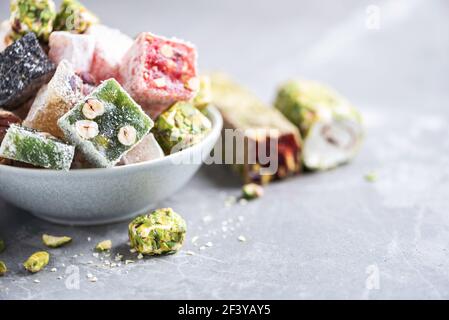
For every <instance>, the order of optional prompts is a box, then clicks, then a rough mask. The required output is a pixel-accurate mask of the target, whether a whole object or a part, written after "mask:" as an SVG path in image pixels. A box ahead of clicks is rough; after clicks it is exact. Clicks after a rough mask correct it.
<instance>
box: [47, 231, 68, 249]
mask: <svg viewBox="0 0 449 320" xmlns="http://www.w3.org/2000/svg"><path fill="white" fill-rule="evenodd" d="M71 241H72V238H70V237H66V236H63V237H55V236H50V235H48V234H44V235H43V236H42V242H43V243H44V244H45V245H46V246H47V247H50V248H59V247H61V246H63V245H65V244H67V243H69V242H71Z"/></svg>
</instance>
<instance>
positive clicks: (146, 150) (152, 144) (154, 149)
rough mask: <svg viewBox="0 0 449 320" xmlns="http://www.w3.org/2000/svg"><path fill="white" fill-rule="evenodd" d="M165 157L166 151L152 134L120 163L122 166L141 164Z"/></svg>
mask: <svg viewBox="0 0 449 320" xmlns="http://www.w3.org/2000/svg"><path fill="white" fill-rule="evenodd" d="M163 157H164V151H162V148H161V147H160V146H159V143H157V141H156V139H155V138H154V135H153V134H152V133H150V134H148V135H147V136H146V137H145V138H144V139H143V140H142V142H140V143H139V144H138V145H137V146H135V147H134V148H133V149H132V150H131V151H129V152H128V153H127V154H126V155H125V156H124V157H123V158H122V160H121V161H120V163H119V164H120V165H128V164H134V163H140V162H144V161H150V160H156V159H160V158H163Z"/></svg>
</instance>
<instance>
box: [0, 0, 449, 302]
mask: <svg viewBox="0 0 449 320" xmlns="http://www.w3.org/2000/svg"><path fill="white" fill-rule="evenodd" d="M84 2H85V3H86V4H87V5H88V6H89V7H90V8H91V9H92V10H94V11H95V12H96V13H98V14H99V15H100V17H101V18H102V19H103V21H104V23H106V24H109V25H111V26H114V27H117V28H120V29H122V30H123V31H125V32H128V33H129V34H131V35H135V34H137V33H138V32H140V31H144V30H148V31H152V32H154V33H157V34H163V35H167V36H172V35H173V36H177V37H179V38H184V39H187V40H190V41H191V42H193V43H195V44H196V45H197V46H198V48H199V51H200V66H201V68H202V69H203V70H209V69H214V70H215V69H222V70H226V71H227V72H229V73H231V74H233V75H234V76H235V77H236V78H237V79H238V80H240V81H241V82H242V83H245V84H246V85H247V86H249V87H250V88H251V89H252V90H253V91H255V92H256V93H257V94H259V95H260V96H261V97H262V98H263V99H264V100H265V101H267V102H270V101H271V100H272V99H273V96H274V93H275V87H276V86H277V85H278V84H279V83H280V82H282V81H284V80H285V79H287V78H290V77H295V76H300V77H304V78H311V79H318V80H321V81H324V82H327V83H329V84H331V85H333V86H334V87H336V88H337V89H338V90H339V91H341V92H342V93H343V94H345V95H346V96H347V97H348V98H349V99H350V100H351V101H352V102H353V103H354V104H356V105H357V106H359V108H360V110H361V111H362V112H363V114H364V117H365V122H366V127H367V139H366V142H365V144H364V147H363V150H362V151H361V153H360V155H359V156H358V157H357V158H356V159H355V160H354V161H353V162H352V163H351V164H349V165H347V166H343V167H341V168H338V169H336V170H334V171H330V172H326V173H316V174H308V175H304V176H299V177H296V178H292V179H289V180H287V181H284V182H281V183H274V184H272V185H270V186H269V187H267V188H266V195H265V197H263V198H262V199H260V200H257V201H254V202H251V203H250V204H248V205H246V206H245V205H241V204H236V205H233V206H226V205H225V202H226V199H227V198H228V197H229V196H238V195H239V190H240V189H239V188H240V186H239V181H238V179H236V178H235V177H233V176H232V175H231V174H229V172H228V171H227V170H226V169H225V168H223V167H220V166H208V167H203V168H202V169H201V171H200V172H199V173H198V175H197V176H196V177H195V178H194V179H193V180H192V182H191V183H190V184H189V185H188V186H187V187H186V188H184V190H182V192H180V193H179V194H177V195H175V196H173V197H172V198H170V199H167V200H166V201H164V202H163V203H161V204H160V205H161V206H171V207H173V208H174V209H175V210H176V211H178V212H180V213H181V214H182V215H184V217H185V218H186V219H187V220H188V225H189V232H188V240H187V243H186V245H185V246H184V248H183V251H182V252H180V253H179V254H177V255H174V256H170V257H164V258H148V259H145V260H144V261H138V262H137V263H134V264H130V265H127V266H121V267H117V268H112V269H111V268H107V267H104V266H103V265H101V264H100V262H101V261H100V260H99V259H96V258H94V257H92V247H93V246H94V244H95V243H96V242H97V241H99V240H103V239H107V238H110V239H112V240H113V242H114V245H115V248H114V253H115V252H120V253H126V257H127V258H129V257H131V256H132V254H130V253H129V252H128V248H127V245H126V241H127V235H126V225H127V224H126V223H121V224H115V225H109V226H104V227H92V228H67V227H62V226H56V225H52V224H49V223H46V222H43V221H40V220H37V219H35V218H33V217H32V216H30V215H28V214H27V213H26V212H23V211H21V210H19V209H16V208H13V207H11V206H9V205H7V204H6V203H4V202H2V200H0V234H1V238H4V239H5V240H6V241H7V244H8V249H7V251H6V252H5V253H3V254H0V259H1V260H4V261H6V262H7V264H8V265H9V267H10V269H11V272H10V273H9V274H8V275H7V276H6V277H3V278H1V279H0V299H45V298H50V299H70V298H79V299H102V298H112V299H133V298H143V299H153V298H164V299H170V298H204V299H209V298H210V299H215V298H225V299H228V298H244V299H253V298H254V299H257V298H273V299H278V298H287V299H297V298H305V299H309V298H355V299H378V298H420V299H421V298H422V299H427V298H437V299H439V298H443V299H445V298H446V299H447V298H449V202H448V198H449V167H448V164H449V156H448V155H449V153H448V152H449V138H448V132H447V128H448V123H449V111H448V102H449V90H448V89H449V81H448V80H449V76H448V74H449V59H448V57H449V19H448V13H449V4H448V2H447V1H444V0H439V1H438V0H436V1H424V0H407V1H405V0H394V1H374V0H373V1H360V0H345V1H338V2H337V1H286V0H282V1H279V0H278V1H260V0H259V1H255V0H254V1H241V0H240V1H237V0H232V1H229V0H227V1H208V0H203V1H198V0H196V1H182V0H179V1H137V0H127V1H109V0H108V1H106V0H100V1H99V0H96V1H84ZM370 5H375V6H377V7H376V8H378V9H380V18H381V19H380V28H379V29H378V30H373V29H370V28H369V27H367V25H366V22H367V18H368V15H367V10H368V11H369V8H370V7H369V6H370ZM0 13H1V17H2V18H6V16H7V1H6V0H1V4H0ZM368 26H369V24H368ZM371 171H374V172H376V173H377V175H378V177H379V179H378V181H377V182H375V183H369V182H367V181H365V180H364V175H365V174H366V173H368V172H371ZM0 179H1V178H0ZM36 192H39V191H38V190H36ZM205 217H206V218H205ZM238 217H243V218H244V220H243V221H239V220H238ZM230 219H232V220H230ZM240 219H241V218H240ZM225 221H226V223H227V226H226V227H228V230H227V231H226V232H224V231H223V230H222V226H223V224H224V223H225ZM230 227H232V229H233V230H234V231H231V230H230V229H229V228H230ZM43 232H48V233H52V234H67V235H71V236H73V237H74V242H73V243H72V244H71V245H70V246H67V247H65V248H63V249H59V250H52V251H51V253H52V255H53V258H52V261H51V263H50V266H49V267H48V268H47V269H46V271H44V272H41V273H39V274H36V275H28V274H27V273H26V272H24V271H23V270H22V268H21V266H20V265H21V262H23V260H24V259H25V258H26V257H27V256H28V255H30V254H31V253H32V252H34V251H35V250H37V249H39V248H42V245H41V244H40V236H41V234H42V233H43ZM240 235H243V236H245V237H246V238H247V242H239V241H238V240H237V237H238V236H240ZM194 236H199V239H198V243H199V244H200V245H204V244H205V243H206V242H208V241H211V242H212V243H213V247H208V248H206V249H205V250H199V249H198V247H196V246H194V245H193V244H192V243H191V239H192V238H193V237H194ZM87 237H91V238H92V241H91V242H88V241H87ZM187 250H191V251H193V252H195V253H196V255H194V256H189V255H187V254H186V251H187ZM90 260H92V261H93V264H89V261H90ZM70 265H74V266H77V267H79V274H80V287H79V289H71V288H70V286H68V287H67V286H66V283H67V282H66V280H67V277H68V276H69V275H68V274H66V273H65V272H66V271H71V269H68V270H67V269H66V268H67V267H68V266H70ZM53 267H56V268H57V271H56V272H54V273H53V272H50V269H51V268H53ZM72 271H73V270H72ZM87 273H92V274H93V275H94V276H96V277H97V278H98V281H97V282H96V283H91V282H89V281H88V279H87V277H86V276H87ZM58 276H63V279H61V280H58V279H57V277H58ZM36 279H37V280H40V283H35V282H34V280H36ZM69 279H70V278H69ZM377 280H378V281H377ZM367 284H368V285H367ZM370 284H374V288H373V286H372V285H370ZM377 284H378V286H377ZM370 288H373V289H372V290H370Z"/></svg>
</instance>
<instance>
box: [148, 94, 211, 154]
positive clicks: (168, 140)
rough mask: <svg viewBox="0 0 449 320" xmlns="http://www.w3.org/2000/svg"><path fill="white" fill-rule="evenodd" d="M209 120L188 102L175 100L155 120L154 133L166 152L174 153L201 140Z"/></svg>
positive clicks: (209, 124) (206, 130) (207, 127)
mask: <svg viewBox="0 0 449 320" xmlns="http://www.w3.org/2000/svg"><path fill="white" fill-rule="evenodd" d="M211 127H212V124H211V122H210V120H209V119H208V118H207V117H206V116H205V115H204V114H202V113H201V112H200V111H199V110H198V109H196V108H195V107H194V106H193V105H192V104H191V103H189V102H183V101H181V102H177V103H175V104H174V105H173V106H171V107H170V108H169V109H168V110H167V111H165V112H164V113H162V114H161V115H160V116H159V117H158V118H157V120H156V123H155V126H154V135H155V137H156V140H157V141H158V142H159V144H160V145H161V147H162V149H163V150H164V151H165V153H166V154H171V153H175V152H177V151H181V150H184V149H186V148H188V147H190V146H193V145H195V144H197V143H198V142H200V141H201V140H203V138H204V137H205V136H206V135H207V133H208V132H209V131H210V129H211Z"/></svg>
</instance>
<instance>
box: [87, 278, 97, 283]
mask: <svg viewBox="0 0 449 320" xmlns="http://www.w3.org/2000/svg"><path fill="white" fill-rule="evenodd" d="M89 281H90V282H97V281H98V279H97V277H92V278H90V279H89Z"/></svg>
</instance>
